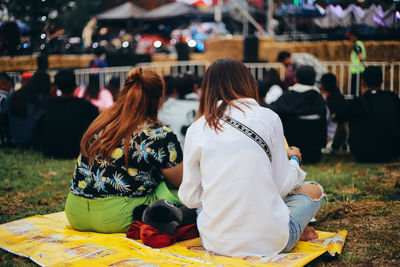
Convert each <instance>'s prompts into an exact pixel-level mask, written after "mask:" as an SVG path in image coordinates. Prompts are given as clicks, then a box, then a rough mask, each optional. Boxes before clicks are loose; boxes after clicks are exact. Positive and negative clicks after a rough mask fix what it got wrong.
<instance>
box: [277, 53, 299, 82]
mask: <svg viewBox="0 0 400 267" xmlns="http://www.w3.org/2000/svg"><path fill="white" fill-rule="evenodd" d="M290 56H291V55H290V53H289V52H287V51H282V52H280V53H279V54H278V58H277V60H276V61H278V62H280V63H282V64H283V65H284V66H285V68H286V73H285V79H284V80H283V83H284V84H285V86H286V87H289V86H292V85H294V84H295V81H294V78H295V69H294V66H293V64H292V59H291V57H290Z"/></svg>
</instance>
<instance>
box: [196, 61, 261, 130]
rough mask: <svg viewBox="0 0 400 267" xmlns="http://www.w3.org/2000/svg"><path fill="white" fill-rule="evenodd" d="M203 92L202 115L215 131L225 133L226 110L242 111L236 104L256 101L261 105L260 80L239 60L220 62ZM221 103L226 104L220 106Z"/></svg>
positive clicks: (208, 76) (207, 76) (212, 68)
mask: <svg viewBox="0 0 400 267" xmlns="http://www.w3.org/2000/svg"><path fill="white" fill-rule="evenodd" d="M201 88H202V93H201V97H200V106H199V114H198V115H199V116H203V115H204V117H205V119H206V121H207V123H208V125H209V126H210V128H211V129H214V130H215V131H218V130H221V123H220V118H221V117H222V115H223V114H224V111H225V109H226V107H228V106H233V107H236V108H239V107H238V106H237V105H235V104H234V103H233V102H232V101H233V100H235V99H239V98H254V99H255V100H256V101H257V102H259V100H258V90H257V82H256V80H255V79H254V77H253V75H251V73H250V71H249V70H248V69H247V67H246V66H245V65H244V64H243V63H242V62H240V61H238V60H236V59H219V60H217V61H215V62H214V63H213V64H211V66H210V67H209V68H208V70H207V71H206V74H205V75H204V78H203V83H202V85H201ZM218 100H222V103H221V104H220V105H218ZM239 109H240V108H239Z"/></svg>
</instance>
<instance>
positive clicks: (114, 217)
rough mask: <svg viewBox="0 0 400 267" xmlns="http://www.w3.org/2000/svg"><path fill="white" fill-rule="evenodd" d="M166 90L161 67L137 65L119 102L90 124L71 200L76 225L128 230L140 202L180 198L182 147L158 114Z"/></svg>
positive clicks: (68, 211) (69, 205)
mask: <svg viewBox="0 0 400 267" xmlns="http://www.w3.org/2000/svg"><path fill="white" fill-rule="evenodd" d="M164 91H165V86H164V81H163V80H162V79H161V78H160V77H159V76H158V75H157V74H156V73H155V72H153V71H151V70H149V69H141V68H137V69H134V70H132V71H131V72H130V73H129V74H128V77H127V78H126V81H125V84H124V86H123V88H122V89H121V92H120V96H119V98H118V100H117V101H116V102H115V104H114V105H113V106H111V107H110V108H108V109H106V110H105V111H103V112H102V113H101V114H100V115H99V116H98V117H97V118H96V119H95V120H94V121H93V123H92V124H91V125H90V126H89V128H88V130H87V131H86V133H85V134H84V136H83V137H82V141H81V154H80V155H79V157H78V159H77V162H76V167H75V172H74V175H73V178H72V183H71V186H70V193H69V195H68V198H67V201H66V204H65V212H66V215H67V218H68V221H69V222H70V224H71V225H72V227H73V228H75V229H77V230H80V231H96V232H101V233H115V232H126V231H127V229H128V227H129V225H130V224H131V223H132V216H131V215H132V211H133V209H134V208H135V207H137V206H138V205H140V204H148V205H149V204H151V203H153V202H155V201H157V200H158V199H166V200H168V201H170V202H172V203H174V202H179V200H178V198H177V196H176V194H177V192H176V190H175V192H174V190H173V189H172V187H174V188H178V187H179V185H180V184H181V181H182V163H181V162H182V151H181V148H180V146H179V142H178V140H177V138H176V136H175V134H174V133H173V132H172V131H171V130H170V129H169V128H167V127H166V126H163V125H160V124H159V122H158V120H157V112H158V109H159V106H160V103H161V102H162V99H163V95H164Z"/></svg>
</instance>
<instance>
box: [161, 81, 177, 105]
mask: <svg viewBox="0 0 400 267" xmlns="http://www.w3.org/2000/svg"><path fill="white" fill-rule="evenodd" d="M164 82H165V96H164V100H167V99H168V98H170V97H172V98H177V97H178V95H177V93H176V90H175V78H174V77H173V76H171V75H165V76H164Z"/></svg>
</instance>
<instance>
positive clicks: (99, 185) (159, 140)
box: [71, 124, 182, 199]
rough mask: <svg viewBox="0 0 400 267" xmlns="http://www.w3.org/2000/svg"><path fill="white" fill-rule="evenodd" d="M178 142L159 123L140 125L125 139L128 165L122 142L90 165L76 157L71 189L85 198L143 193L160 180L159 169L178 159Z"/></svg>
mask: <svg viewBox="0 0 400 267" xmlns="http://www.w3.org/2000/svg"><path fill="white" fill-rule="evenodd" d="M177 149H180V148H179V143H178V141H177V139H176V136H175V135H174V134H173V133H172V131H171V130H170V129H169V128H167V127H165V126H162V125H160V124H154V125H142V129H140V130H138V131H136V132H135V133H134V134H133V135H132V137H131V139H130V142H129V150H128V151H129V154H128V159H129V160H128V168H126V166H125V161H124V157H125V155H124V145H123V142H122V140H121V145H120V146H118V147H117V148H115V149H114V151H113V152H112V154H111V158H110V160H99V161H97V162H96V163H95V164H90V163H89V160H88V159H87V158H86V157H85V156H83V155H82V154H81V155H80V156H79V158H78V160H77V163H76V168H75V172H74V176H73V179H72V183H71V192H72V193H73V194H74V195H76V196H82V197H85V198H93V199H95V198H102V197H105V196H108V197H109V196H127V197H139V196H145V195H147V194H148V193H149V192H151V191H152V190H153V189H154V188H155V187H156V186H157V185H158V184H159V183H160V182H161V181H162V180H164V177H163V175H162V174H161V171H160V170H161V169H165V168H170V167H172V166H175V165H176V164H178V163H179V162H181V161H182V153H180V151H179V153H178V151H177Z"/></svg>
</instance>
